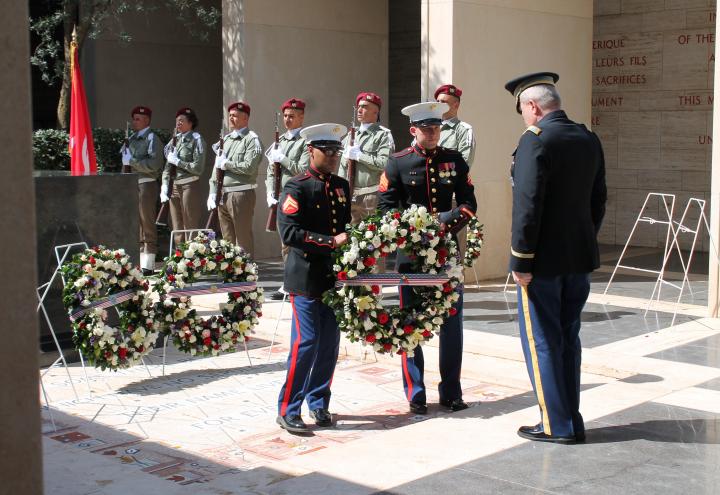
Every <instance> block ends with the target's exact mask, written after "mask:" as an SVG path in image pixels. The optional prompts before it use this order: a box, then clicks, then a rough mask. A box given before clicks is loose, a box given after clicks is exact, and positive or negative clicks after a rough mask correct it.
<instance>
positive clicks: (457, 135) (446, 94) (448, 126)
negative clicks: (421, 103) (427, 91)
mask: <svg viewBox="0 0 720 495" xmlns="http://www.w3.org/2000/svg"><path fill="white" fill-rule="evenodd" d="M460 96H462V90H461V89H460V88H458V87H456V86H453V85H452V84H443V85H442V86H440V87H439V88H438V89H436V90H435V99H436V100H437V101H440V102H443V103H447V104H448V106H449V107H450V108H449V109H448V111H447V112H445V113H444V114H443V123H442V126H441V127H440V142H439V143H438V146H441V147H443V148H447V149H450V150H457V151H459V152H460V154H461V155H462V156H463V158H464V159H465V162H466V163H467V164H468V166H469V167H472V163H473V159H474V158H475V137H474V136H473V130H472V126H471V125H470V124H468V123H467V122H463V121H462V120H460V119H459V118H458V116H457V114H458V110H459V108H460Z"/></svg>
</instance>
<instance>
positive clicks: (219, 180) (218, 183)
mask: <svg viewBox="0 0 720 495" xmlns="http://www.w3.org/2000/svg"><path fill="white" fill-rule="evenodd" d="M224 125H225V121H224V120H223V122H222V124H221V125H220V142H219V143H218V148H217V154H218V156H219V155H222V153H223V144H224V138H223V126H224ZM224 181H225V171H224V170H223V169H220V168H216V169H215V208H213V209H212V210H210V216H209V217H208V220H207V223H206V224H205V228H206V229H209V228H211V226H212V224H213V221H214V220H215V218H216V217H217V216H218V208H220V203H221V201H222V189H223V182H224Z"/></svg>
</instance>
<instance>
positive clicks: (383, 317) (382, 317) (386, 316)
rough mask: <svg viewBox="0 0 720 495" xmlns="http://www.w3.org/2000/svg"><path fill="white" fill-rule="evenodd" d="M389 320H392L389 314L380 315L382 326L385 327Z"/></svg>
mask: <svg viewBox="0 0 720 495" xmlns="http://www.w3.org/2000/svg"><path fill="white" fill-rule="evenodd" d="M389 319H390V317H389V316H388V314H387V313H380V314H379V315H378V321H379V322H380V324H381V325H384V324H385V323H387V322H388V320H389ZM373 338H374V337H373Z"/></svg>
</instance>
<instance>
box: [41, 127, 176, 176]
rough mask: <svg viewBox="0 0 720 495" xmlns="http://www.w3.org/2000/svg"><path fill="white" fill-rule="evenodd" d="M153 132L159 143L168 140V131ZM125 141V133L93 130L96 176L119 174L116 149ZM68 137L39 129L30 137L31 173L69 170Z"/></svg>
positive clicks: (62, 133) (120, 162)
mask: <svg viewBox="0 0 720 495" xmlns="http://www.w3.org/2000/svg"><path fill="white" fill-rule="evenodd" d="M153 132H154V133H155V134H156V135H157V136H158V137H160V138H161V139H162V141H163V143H166V142H167V140H168V139H169V138H170V137H171V133H170V131H169V130H168V129H157V130H153ZM124 139H125V129H106V128H104V127H96V128H95V129H93V141H94V143H95V157H96V158H97V165H98V172H120V170H121V169H122V160H121V157H120V148H121V147H122V145H123V141H124ZM68 140H69V138H68V133H67V131H65V130H58V129H40V130H37V131H35V133H34V134H33V162H34V165H35V170H70V153H69V152H68Z"/></svg>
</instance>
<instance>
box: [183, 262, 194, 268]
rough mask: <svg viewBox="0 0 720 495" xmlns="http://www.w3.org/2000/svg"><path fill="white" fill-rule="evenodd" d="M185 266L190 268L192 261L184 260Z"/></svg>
mask: <svg viewBox="0 0 720 495" xmlns="http://www.w3.org/2000/svg"><path fill="white" fill-rule="evenodd" d="M185 266H187V267H188V268H192V267H193V262H192V261H186V262H185Z"/></svg>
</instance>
